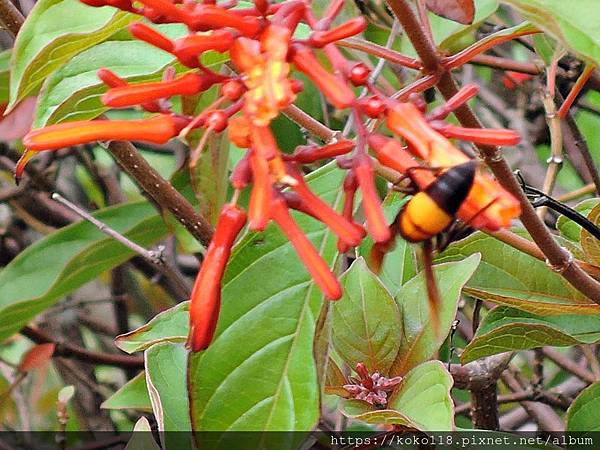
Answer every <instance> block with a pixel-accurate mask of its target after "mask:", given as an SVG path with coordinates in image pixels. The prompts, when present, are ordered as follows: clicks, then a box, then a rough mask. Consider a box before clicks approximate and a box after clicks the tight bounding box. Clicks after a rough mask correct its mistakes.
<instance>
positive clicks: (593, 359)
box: [579, 344, 600, 381]
mask: <svg viewBox="0 0 600 450" xmlns="http://www.w3.org/2000/svg"><path fill="white" fill-rule="evenodd" d="M579 347H580V348H581V351H582V352H583V355H584V356H585V358H586V359H587V361H588V364H589V365H590V369H592V373H593V374H594V377H595V378H596V381H598V380H600V362H598V357H597V356H596V346H595V345H588V344H584V345H580V346H579Z"/></svg>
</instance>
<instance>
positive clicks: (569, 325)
mask: <svg viewBox="0 0 600 450" xmlns="http://www.w3.org/2000/svg"><path fill="white" fill-rule="evenodd" d="M598 341H600V317H598V316H581V315H560V316H535V315H533V314H530V313H527V312H525V311H520V310H518V309H514V308H509V307H506V306H498V307H497V308H494V309H493V310H492V311H490V313H489V314H488V315H487V316H486V317H485V319H484V320H483V322H482V323H481V326H480V327H479V329H478V330H477V333H476V334H475V337H474V338H473V340H472V341H471V342H470V343H469V345H467V347H466V348H465V350H464V352H463V354H462V355H461V361H462V362H463V364H466V363H468V362H470V361H474V360H476V359H478V358H482V357H484V356H489V355H495V354H497V353H503V352H508V351H512V350H525V349H531V348H538V347H543V346H544V345H551V346H554V347H567V346H571V345H576V344H592V343H595V342H598Z"/></svg>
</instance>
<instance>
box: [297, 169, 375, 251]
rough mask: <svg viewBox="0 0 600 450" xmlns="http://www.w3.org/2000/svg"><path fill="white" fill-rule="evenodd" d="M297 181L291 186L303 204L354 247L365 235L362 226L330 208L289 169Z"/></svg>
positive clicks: (298, 175) (300, 176) (299, 176)
mask: <svg viewBox="0 0 600 450" xmlns="http://www.w3.org/2000/svg"><path fill="white" fill-rule="evenodd" d="M290 174H291V176H293V177H294V178H295V179H296V181H297V183H296V185H295V186H293V189H294V191H296V193H297V194H298V195H299V196H300V198H301V199H302V200H303V202H304V204H305V205H306V206H307V207H308V208H309V209H310V211H311V212H312V215H314V216H315V217H316V218H317V219H319V220H320V221H321V222H323V223H324V224H326V225H327V226H328V227H329V228H331V230H332V231H333V232H334V233H335V234H337V235H338V237H339V238H340V239H341V240H342V241H344V243H346V244H348V245H349V246H351V247H356V246H357V245H358V244H359V243H360V241H362V239H363V238H364V237H365V231H364V230H363V229H362V227H360V226H358V225H356V224H354V223H353V222H351V221H349V220H347V219H346V218H345V217H344V216H342V215H341V214H338V213H337V212H336V211H334V210H333V209H331V207H330V206H329V205H328V204H327V203H325V202H324V201H323V200H321V199H320V198H319V197H317V196H316V195H315V194H314V193H313V192H312V191H311V190H310V189H309V188H308V186H307V184H306V182H305V181H304V178H303V177H302V175H300V173H299V172H298V171H297V170H294V169H292V170H290Z"/></svg>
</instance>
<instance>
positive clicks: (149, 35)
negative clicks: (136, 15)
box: [129, 22, 173, 53]
mask: <svg viewBox="0 0 600 450" xmlns="http://www.w3.org/2000/svg"><path fill="white" fill-rule="evenodd" d="M129 32H130V33H131V34H132V35H133V36H134V37H136V38H138V39H139V40H141V41H144V42H147V43H148V44H150V45H153V46H154V47H157V48H160V49H161V50H164V51H165V52H168V53H173V41H172V40H171V39H169V38H168V37H166V36H164V35H163V34H161V33H159V32H158V31H156V30H155V29H154V28H152V27H149V26H148V25H146V24H143V23H140V22H135V23H132V24H130V25H129Z"/></svg>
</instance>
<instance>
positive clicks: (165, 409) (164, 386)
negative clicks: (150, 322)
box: [144, 342, 192, 450]
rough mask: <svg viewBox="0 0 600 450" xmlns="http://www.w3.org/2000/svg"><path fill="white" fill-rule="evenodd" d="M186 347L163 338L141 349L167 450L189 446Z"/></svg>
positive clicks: (152, 401) (153, 408)
mask: <svg viewBox="0 0 600 450" xmlns="http://www.w3.org/2000/svg"><path fill="white" fill-rule="evenodd" d="M187 353H188V352H187V350H186V349H185V347H184V346H183V344H174V343H172V342H162V343H160V344H156V345H153V346H152V347H150V348H149V349H147V350H146V352H145V353H144V360H145V364H146V383H147V385H148V392H149V394H150V401H151V403H152V410H153V411H154V417H155V418H156V422H157V424H158V431H160V432H162V431H167V432H169V431H183V432H186V433H161V437H160V439H161V443H162V446H163V448H166V449H167V450H185V449H191V448H192V441H191V435H190V434H189V431H191V424H190V415H189V402H188V394H187V389H186V366H187Z"/></svg>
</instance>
